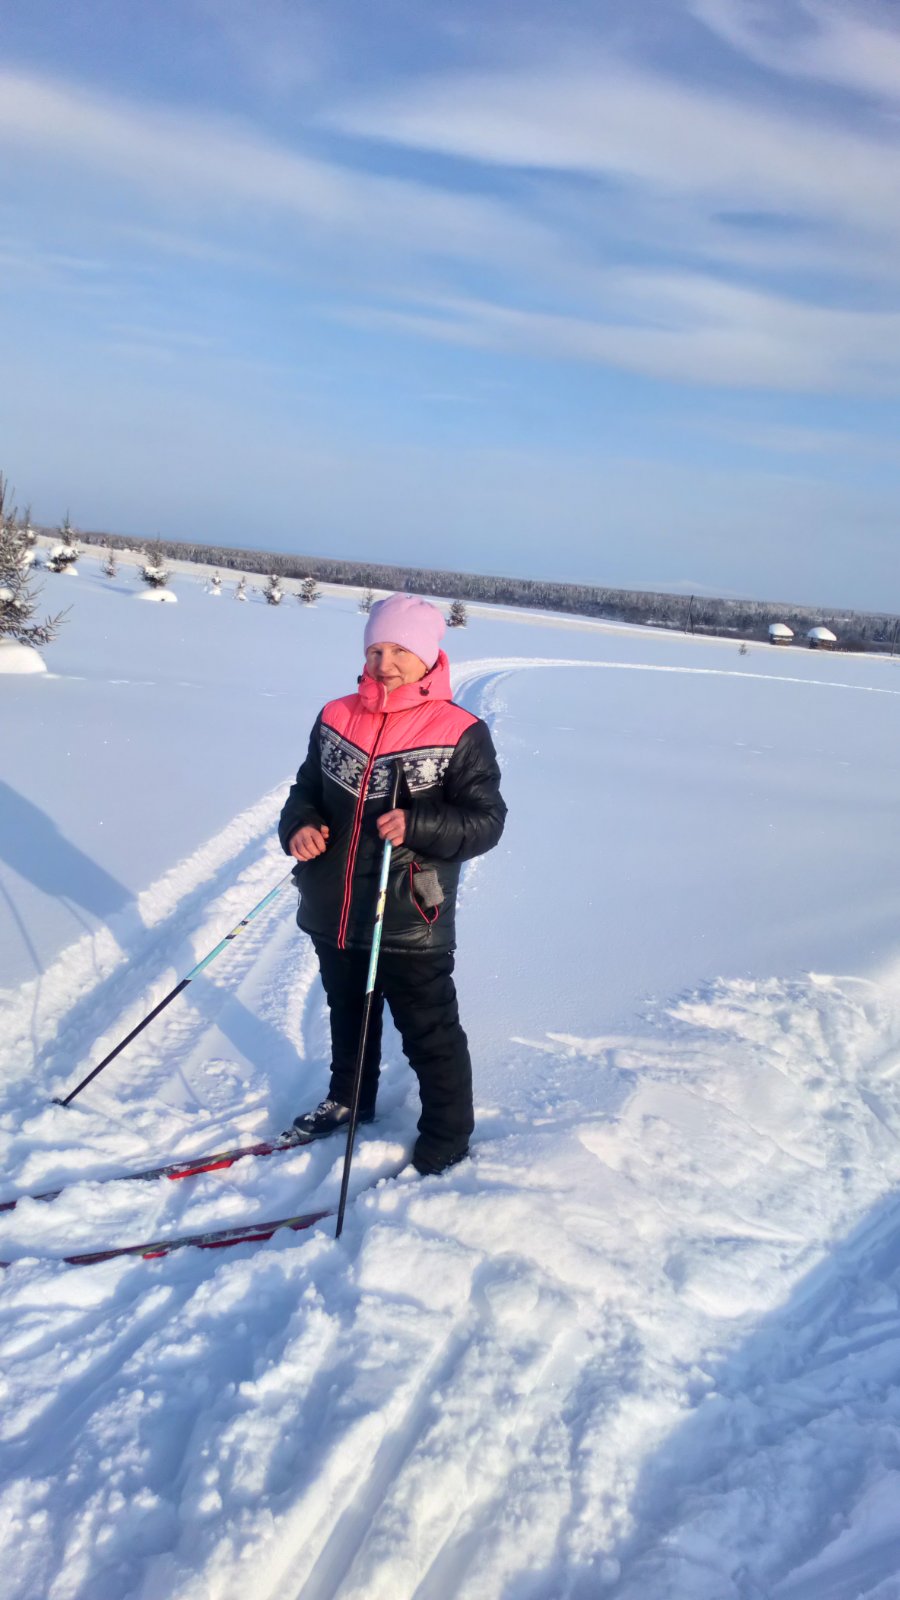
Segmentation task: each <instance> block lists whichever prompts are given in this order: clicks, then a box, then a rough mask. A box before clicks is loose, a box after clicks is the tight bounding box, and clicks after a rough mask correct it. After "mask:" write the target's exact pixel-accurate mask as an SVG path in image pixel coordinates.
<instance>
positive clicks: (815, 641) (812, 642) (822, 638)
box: [806, 628, 837, 650]
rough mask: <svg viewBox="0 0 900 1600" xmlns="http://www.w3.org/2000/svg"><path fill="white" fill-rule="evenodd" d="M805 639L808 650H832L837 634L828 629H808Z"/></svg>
mask: <svg viewBox="0 0 900 1600" xmlns="http://www.w3.org/2000/svg"><path fill="white" fill-rule="evenodd" d="M806 638H807V642H808V644H809V648H810V650H833V649H834V647H835V645H836V644H837V634H836V633H832V631H831V629H830V628H810V630H809V633H808V634H807V635H806Z"/></svg>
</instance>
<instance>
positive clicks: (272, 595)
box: [262, 572, 284, 606]
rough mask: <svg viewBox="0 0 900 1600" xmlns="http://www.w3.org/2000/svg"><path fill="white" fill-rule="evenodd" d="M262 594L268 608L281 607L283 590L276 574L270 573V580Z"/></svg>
mask: <svg viewBox="0 0 900 1600" xmlns="http://www.w3.org/2000/svg"><path fill="white" fill-rule="evenodd" d="M262 592H263V594H264V595H265V597H266V600H267V601H268V604H269V605H270V606H280V605H281V602H282V600H283V599H284V590H283V589H282V587H281V579H280V578H279V576H278V574H277V572H273V573H272V576H271V578H270V579H269V581H268V583H267V584H266V587H265V588H264V589H263V591H262Z"/></svg>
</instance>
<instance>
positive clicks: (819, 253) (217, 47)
mask: <svg viewBox="0 0 900 1600" xmlns="http://www.w3.org/2000/svg"><path fill="white" fill-rule="evenodd" d="M0 340H2V342H0V350H2V353H3V368H4V376H3V380H2V384H0V470H3V471H4V472H5V473H6V474H7V476H8V477H9V478H10V480H11V481H12V483H13V485H14V486H15V488H16V491H17V497H18V500H19V502H20V504H23V503H25V502H30V503H31V505H32V508H33V514H34V516H35V518H36V519H37V520H38V521H40V522H44V523H55V522H57V521H59V520H61V518H62V517H63V515H64V514H65V513H66V511H68V512H69V513H70V515H71V518H72V521H73V523H74V524H75V526H76V527H78V526H80V527H82V528H85V529H94V530H96V529H107V530H110V531H115V532H119V533H124V534H133V535H135V536H136V537H137V538H145V537H152V536H153V535H154V534H157V533H159V534H162V535H164V536H167V537H170V538H188V539H200V540H203V541H207V542H216V541H219V542H223V543H228V544H243V545H250V546H254V547H262V548H270V549H277V550H290V551H295V552H298V553H305V554H312V555H316V554H317V555H323V556H324V555H328V556H338V557H341V556H345V557H351V558H352V557H365V558H369V559H372V560H377V561H387V562H397V563H401V564H405V563H416V564H420V565H424V566H437V567H440V566H450V567H456V568H465V569H467V570H473V571H483V572H495V573H509V574H514V575H520V576H531V577H547V578H556V579H561V580H573V581H577V582H590V583H598V584H611V585H616V586H626V587H632V586H635V587H640V588H645V589H665V590H674V591H684V592H687V591H697V592H701V593H715V594H735V595H748V596H755V597H757V598H768V599H774V600H796V601H806V602H810V603H815V604H820V605H825V606H832V605H833V606H835V607H837V608H839V607H846V606H859V607H864V608H867V609H873V610H882V609H883V610H887V611H894V612H900V563H898V559H897V556H898V544H900V429H898V423H900V10H898V8H897V6H896V4H895V3H894V0H833V3H832V0H632V3H625V0H553V4H552V5H551V4H550V3H549V0H442V3H441V4H440V5H436V4H425V3H423V0H309V3H306V0H154V3H153V4H152V5H147V4H144V3H141V0H67V3H66V4H65V5H64V6H61V5H60V4H59V0H0Z"/></svg>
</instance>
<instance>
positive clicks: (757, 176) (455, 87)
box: [329, 54, 900, 245]
mask: <svg viewBox="0 0 900 1600" xmlns="http://www.w3.org/2000/svg"><path fill="white" fill-rule="evenodd" d="M329 121H330V123H331V125H333V126H336V127H339V128H342V129H344V130H345V131H347V132H352V133H355V134H363V135H367V136H368V137H370V138H376V139H381V140H386V141H392V142H394V143H397V144H401V145H406V146H411V147H415V148H417V149H422V150H429V151H435V152H440V153H441V154H444V155H455V156H462V157H466V158H468V159H470V160H472V161H477V162H480V163H483V164H489V165H493V166H498V167H512V168H518V169H529V168H530V169H544V170H550V171H558V172H574V173H587V174H591V175H594V176H596V177H600V178H606V179H611V180H613V181H618V182H624V183H628V184H631V185H637V186H645V187H647V188H648V189H650V190H651V191H652V192H654V193H657V194H660V195H668V196H672V197H674V198H676V199H680V200H689V201H693V202H702V203H703V204H704V205H706V206H708V207H709V206H713V207H716V208H719V209H723V210H731V211H738V210H742V209H743V210H756V211H764V212H768V213H779V212H781V213H783V214H785V215H786V216H790V217H792V218H809V219H813V220H823V219H825V220H828V221H829V222H831V223H833V224H837V225H838V226H840V227H848V226H853V227H855V228H858V229H864V230H865V231H866V233H867V234H869V235H871V236H872V237H873V238H876V239H880V240H882V241H884V242H887V241H888V240H890V241H891V243H892V245H893V244H896V242H897V239H898V236H900V235H898V229H900V159H898V157H900V140H898V139H897V138H896V137H895V136H894V135H893V134H892V133H891V132H890V131H889V130H887V131H885V133H884V135H883V136H882V137H880V138H876V137H875V136H874V135H872V134H870V135H866V134H864V133H861V132H857V131H855V130H851V129H849V128H847V127H843V126H841V125H840V124H839V123H838V122H836V121H834V120H828V119H826V118H825V117H824V116H820V117H814V116H813V115H812V113H811V112H810V111H809V110H806V111H804V112H801V111H799V110H789V109H776V107H775V106H774V104H773V103H772V102H771V101H770V102H767V103H765V104H755V103H753V102H752V101H749V100H747V99H743V100H742V99H739V98H738V97H737V95H735V94H732V95H727V94H725V93H716V92H713V91H711V90H709V89H708V88H705V87H701V86H700V85H695V84H690V83H680V82H677V81H676V80H675V79H673V78H670V77H666V76H663V75H662V74H659V73H655V72H651V71H647V70H642V69H640V68H637V67H633V66H630V65H626V64H625V63H623V62H621V61H617V60H615V59H613V58H611V57H608V56H604V55H601V54H598V55H596V56H595V57H594V59H593V60H590V61H585V60H584V59H583V58H582V59H581V60H579V61H577V62H572V61H566V62H562V63H559V62H557V63H555V64H548V65H547V66H545V67H543V68H541V69H539V70H537V69H534V68H531V69H528V70H520V69H509V70H506V71H495V72H487V73H484V72H483V73H468V74H466V73H460V74H456V75H453V76H444V77H440V78H435V79H432V80H430V81H427V82H422V81H419V82H417V83H416V84H415V85H414V86H413V87H412V88H409V89H405V90H402V91H396V92H394V93H393V94H391V95H386V96H382V97H381V98H378V99H375V100H371V101H369V102H363V103H362V104H354V105H353V106H352V107H351V106H347V107H344V108H342V109H341V110H339V111H337V112H335V113H334V114H333V116H332V117H331V118H330V119H329ZM596 203H597V205H598V207H601V206H602V196H599V197H598V199H597V202H596Z"/></svg>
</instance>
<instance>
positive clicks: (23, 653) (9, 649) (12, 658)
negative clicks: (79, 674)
mask: <svg viewBox="0 0 900 1600" xmlns="http://www.w3.org/2000/svg"><path fill="white" fill-rule="evenodd" d="M3 598H4V597H3V594H2V592H0V599H3ZM46 671H47V663H46V662H45V661H44V659H43V657H42V655H41V653H40V651H39V650H35V648H34V646H33V645H30V644H19V642H18V640H16V639H0V673H6V672H10V673H17V674H18V673H23V672H46Z"/></svg>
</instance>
